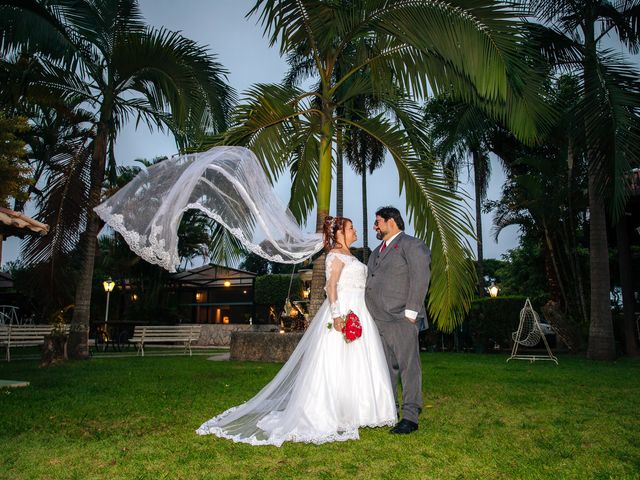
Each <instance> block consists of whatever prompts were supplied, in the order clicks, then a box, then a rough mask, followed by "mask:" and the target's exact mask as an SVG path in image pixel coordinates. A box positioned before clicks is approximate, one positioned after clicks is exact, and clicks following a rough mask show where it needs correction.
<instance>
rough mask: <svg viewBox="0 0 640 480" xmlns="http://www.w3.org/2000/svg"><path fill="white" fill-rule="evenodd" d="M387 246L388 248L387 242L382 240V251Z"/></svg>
mask: <svg viewBox="0 0 640 480" xmlns="http://www.w3.org/2000/svg"><path fill="white" fill-rule="evenodd" d="M385 248H387V242H382V246H381V247H380V253H382V252H384V249H385Z"/></svg>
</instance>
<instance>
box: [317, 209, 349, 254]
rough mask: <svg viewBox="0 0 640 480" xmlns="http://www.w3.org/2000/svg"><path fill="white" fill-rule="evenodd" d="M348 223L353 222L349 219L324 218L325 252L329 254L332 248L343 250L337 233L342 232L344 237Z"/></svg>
mask: <svg viewBox="0 0 640 480" xmlns="http://www.w3.org/2000/svg"><path fill="white" fill-rule="evenodd" d="M347 223H353V222H351V219H350V218H347V217H330V216H327V217H324V225H323V226H322V233H323V234H324V251H325V252H328V251H329V250H331V249H332V248H336V247H338V248H341V247H342V244H340V243H339V242H338V240H337V239H336V233H338V232H339V231H342V235H344V229H345V227H346V226H347Z"/></svg>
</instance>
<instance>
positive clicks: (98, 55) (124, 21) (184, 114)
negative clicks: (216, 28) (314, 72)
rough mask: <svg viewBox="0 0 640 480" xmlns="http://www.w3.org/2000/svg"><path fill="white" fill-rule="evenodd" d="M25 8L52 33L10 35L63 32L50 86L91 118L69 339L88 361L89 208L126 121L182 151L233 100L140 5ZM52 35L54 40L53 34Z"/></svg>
mask: <svg viewBox="0 0 640 480" xmlns="http://www.w3.org/2000/svg"><path fill="white" fill-rule="evenodd" d="M28 4H29V5H30V6H31V5H36V6H38V7H39V8H40V10H44V11H46V12H48V13H49V14H50V17H53V18H54V19H56V20H57V22H56V23H55V25H54V26H55V29H52V28H50V27H51V23H46V22H45V23H43V22H42V21H39V22H37V23H36V22H34V23H33V24H31V25H29V24H28V23H27V24H26V25H25V23H26V22H27V20H29V19H32V20H33V15H31V14H30V15H29V16H27V17H25V18H24V19H22V17H20V16H19V15H17V16H14V17H12V21H13V22H14V23H13V24H12V25H13V26H14V30H15V31H18V32H23V36H22V37H18V38H17V40H18V41H22V45H25V48H26V46H28V45H29V42H30V41H31V40H32V39H35V40H39V39H40V38H41V37H42V36H43V35H44V34H43V33H42V32H45V31H46V32H49V33H50V32H52V31H54V32H55V33H56V34H58V33H59V32H60V31H61V32H62V34H61V36H62V38H63V39H64V41H65V42H66V46H67V52H69V53H68V54H67V57H70V61H71V64H70V65H71V66H72V68H71V69H69V68H65V67H68V65H69V64H68V63H67V64H62V63H61V62H62V61H64V60H69V58H62V59H61V60H59V59H57V58H52V59H51V61H50V62H49V65H48V67H49V72H50V78H49V81H48V82H47V87H48V88H50V89H51V90H52V91H54V92H56V93H57V94H58V95H59V96H60V97H61V98H68V99H73V98H79V99H81V100H82V101H84V102H85V103H86V104H87V105H89V106H90V107H91V108H92V109H93V110H94V111H95V112H96V113H95V117H96V118H95V122H94V125H93V127H94V129H95V138H94V139H92V140H91V142H90V144H89V145H88V146H87V153H88V155H87V156H84V158H83V161H85V162H86V163H87V164H88V169H87V172H88V175H89V177H88V178H86V177H85V179H84V180H85V181H86V183H85V185H86V187H87V189H86V195H87V201H86V203H84V204H83V206H84V207H85V215H84V219H83V223H84V226H85V228H84V233H83V234H82V236H81V249H80V250H81V258H82V261H81V266H82V268H81V272H80V275H79V279H78V285H77V289H76V304H75V310H74V315H73V320H72V335H71V339H70V345H71V349H70V353H71V355H72V356H75V357H79V358H82V357H87V356H88V349H87V331H88V326H89V307H90V303H91V282H92V274H93V267H94V254H95V250H96V238H97V234H98V231H99V229H100V224H99V222H98V219H97V217H96V215H95V214H94V212H93V207H95V206H96V205H97V204H98V203H99V201H100V194H101V189H102V185H103V180H104V177H105V172H106V166H107V161H108V157H109V160H110V163H114V162H115V158H114V156H113V146H114V143H115V140H116V138H117V135H118V133H119V132H120V131H121V129H122V128H123V126H124V124H125V123H126V122H127V121H128V120H129V119H131V118H136V120H137V121H138V122H139V121H143V122H145V123H146V124H147V125H148V126H149V127H150V128H158V129H165V128H168V129H169V130H170V131H171V132H172V133H173V134H174V135H175V137H176V141H177V143H178V146H179V148H181V149H184V148H185V147H186V146H187V145H188V144H190V143H191V142H193V141H195V140H196V139H197V138H198V137H199V135H200V134H201V132H203V131H206V132H210V133H211V132H213V133H215V132H217V131H219V130H222V129H224V128H225V127H226V112H227V110H228V108H229V106H230V103H231V101H232V98H233V93H232V90H231V89H230V88H229V87H228V86H227V85H226V84H225V83H224V80H223V79H224V76H225V74H226V72H225V70H224V69H223V68H222V67H221V65H220V64H218V63H217V62H215V60H214V58H213V57H212V56H211V55H210V54H209V53H208V52H207V50H206V49H205V48H203V47H201V46H199V45H197V44H196V43H194V42H193V41H191V40H189V39H187V38H185V37H183V36H182V35H180V34H178V33H175V32H170V31H167V30H163V29H161V30H156V29H152V28H149V27H147V26H145V24H144V21H143V19H142V16H141V13H140V9H139V6H138V2H137V0H105V1H97V0H79V1H70V0H67V1H65V0H59V1H44V0H42V1H37V2H33V1H32V2H28ZM5 8H14V9H20V8H21V7H5ZM38 18H39V19H41V17H38ZM16 25H17V26H16ZM60 26H62V30H60ZM47 27H49V29H48V30H47ZM49 36H50V37H55V35H54V34H53V33H50V35H49ZM55 38H57V37H55ZM35 40H34V41H35Z"/></svg>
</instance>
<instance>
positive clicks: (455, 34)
mask: <svg viewBox="0 0 640 480" xmlns="http://www.w3.org/2000/svg"><path fill="white" fill-rule="evenodd" d="M512 13H513V12H510V11H509V10H508V9H507V8H506V7H504V5H496V4H494V3H493V2H492V1H483V0H481V1H473V2H469V3H465V2H456V3H453V2H452V3H449V2H414V1H398V2H388V1H386V0H367V1H358V2H355V1H341V2H326V1H324V2H323V1H307V0H258V1H257V2H256V4H255V6H254V8H253V9H252V10H251V11H250V15H251V14H258V15H259V19H260V21H261V22H262V24H263V26H264V29H265V33H266V34H268V35H269V38H270V42H271V44H272V45H273V44H275V43H279V45H280V50H281V52H282V53H283V54H288V55H290V54H292V53H296V54H298V55H300V54H303V55H304V56H305V57H306V58H307V59H308V62H309V65H310V67H309V68H310V69H312V71H313V76H314V78H315V79H316V80H317V82H318V85H319V88H316V89H311V90H309V91H305V90H303V89H301V88H297V87H293V86H287V85H256V86H254V87H252V88H251V89H250V90H249V91H248V93H247V98H246V99H245V101H244V103H243V105H241V106H240V107H239V108H238V109H237V110H236V112H235V114H234V116H233V117H232V119H233V128H231V129H230V130H229V131H228V132H227V134H226V135H225V137H224V141H225V142H226V143H229V144H236V145H237V144H241V145H249V146H250V147H251V148H252V149H253V150H254V151H255V153H256V154H257V155H258V157H259V158H261V159H262V161H263V162H264V166H265V169H266V171H267V174H268V175H270V176H271V178H275V177H276V176H277V175H278V174H280V173H282V172H283V171H284V170H285V169H287V168H288V169H290V170H291V171H292V174H293V188H292V198H291V201H290V207H291V210H292V212H293V214H294V215H295V216H296V217H297V219H298V220H299V221H302V220H303V219H305V218H306V215H307V214H308V213H309V212H310V210H311V209H312V208H313V207H314V206H315V207H317V217H316V231H320V228H321V226H322V221H323V219H324V217H325V216H326V215H327V214H328V213H329V205H330V197H331V174H332V167H333V160H334V159H333V145H334V144H335V141H336V134H337V132H338V131H340V130H342V129H344V128H346V127H350V128H354V129H357V130H361V131H363V132H365V133H366V134H368V135H369V136H371V137H372V138H374V139H376V141H378V142H380V143H381V144H382V145H384V148H385V149H386V150H387V151H388V152H389V153H390V155H391V157H392V158H393V161H394V163H395V165H396V167H397V169H398V173H399V177H400V188H401V189H405V190H406V196H407V209H408V212H409V220H411V221H412V223H413V225H414V228H415V230H416V232H417V234H418V235H419V236H420V237H422V238H423V239H425V240H426V241H427V243H428V245H429V246H430V247H431V250H432V270H433V275H432V277H431V278H432V283H431V290H430V295H429V309H430V313H431V315H432V317H433V318H435V319H436V321H437V322H438V324H439V325H440V327H442V328H445V329H452V328H453V327H454V326H455V325H456V324H457V323H458V322H459V321H461V319H462V318H463V315H464V312H465V310H466V309H467V307H468V306H469V304H470V301H471V298H472V296H473V285H474V284H475V280H474V279H475V272H474V268H473V265H472V263H471V261H470V259H471V257H472V255H471V252H470V248H469V245H468V242H467V241H466V240H465V236H466V235H467V234H471V230H472V229H471V228H470V221H469V217H468V215H467V214H466V212H465V211H464V210H463V209H462V208H461V206H460V205H459V202H458V201H459V199H458V198H457V197H456V196H455V195H453V194H452V193H451V192H449V190H448V189H447V185H446V179H445V177H444V175H443V172H442V168H441V167H440V166H439V165H438V164H437V162H435V161H433V158H432V156H431V155H430V150H429V142H428V141H427V138H426V137H425V135H424V132H423V130H422V129H421V127H420V126H421V123H422V118H421V115H420V109H419V107H418V105H417V104H416V103H415V102H413V101H412V100H410V99H409V98H408V96H409V95H412V96H414V97H416V98H419V97H421V96H424V95H425V94H426V93H427V90H428V88H429V87H431V88H433V89H434V90H436V91H440V90H451V91H453V92H454V93H455V94H456V95H458V96H460V97H462V98H465V99H467V100H468V101H469V102H471V103H477V104H479V105H482V106H483V107H484V108H485V109H486V110H488V111H490V112H491V113H492V114H494V115H496V116H499V117H501V118H504V120H505V121H506V122H507V123H508V124H509V126H510V127H511V128H512V129H513V131H515V132H516V133H517V134H518V135H521V136H523V137H526V136H532V135H533V134H534V130H535V129H534V121H535V119H536V118H537V117H538V112H537V111H536V110H535V109H536V107H537V105H538V104H539V102H538V100H537V99H536V98H534V96H533V95H532V94H531V92H530V91H529V90H528V89H524V88H520V87H521V86H522V85H525V82H524V81H522V82H521V83H520V81H521V80H524V76H525V75H528V74H529V70H528V69H527V68H526V67H527V65H526V64H525V63H524V60H523V58H525V56H524V55H522V49H523V48H524V46H523V45H522V44H521V42H520V39H521V38H522V37H521V35H520V34H521V33H522V29H521V24H520V23H519V21H517V20H516V17H515V16H514V15H513V14H512ZM362 38H370V39H371V41H370V42H367V43H365V42H360V41H359V40H360V39H362ZM353 45H355V46H356V54H355V55H354V58H355V59H356V61H355V62H354V65H355V66H354V67H353V68H352V69H351V70H349V71H346V72H343V73H342V75H341V77H340V78H336V77H335V75H334V71H335V68H336V66H337V65H340V64H341V63H340V59H341V58H342V56H343V55H345V52H347V53H348V54H349V55H350V56H351V46H353ZM345 63H348V62H345ZM362 70H366V71H370V72H371V74H370V75H361V76H360V77H359V78H358V79H357V81H353V82H348V81H349V79H351V78H352V77H354V76H355V75H356V74H357V73H358V72H360V71H362ZM528 80H529V81H528V83H527V85H528V87H530V86H535V84H536V80H535V78H529V79H528ZM534 90H535V89H534ZM359 95H365V96H366V95H375V96H376V97H377V98H380V99H384V103H385V111H383V112H379V113H376V114H375V115H373V116H362V117H361V118H357V119H353V118H350V117H348V116H346V115H343V116H341V115H340V109H339V107H341V106H342V105H344V104H346V103H347V102H348V101H349V100H350V99H351V98H354V97H356V96H359ZM516 99H524V100H523V101H520V102H517V101H516ZM516 106H517V108H516ZM323 268H324V262H323V260H322V257H320V259H319V260H318V261H316V263H315V265H314V276H313V281H312V293H311V295H312V305H311V311H312V313H313V312H314V311H315V310H316V309H317V308H318V306H319V305H320V303H321V302H322V293H321V292H322V284H323V277H324V275H323Z"/></svg>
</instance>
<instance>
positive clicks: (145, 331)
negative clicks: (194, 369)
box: [129, 325, 202, 357]
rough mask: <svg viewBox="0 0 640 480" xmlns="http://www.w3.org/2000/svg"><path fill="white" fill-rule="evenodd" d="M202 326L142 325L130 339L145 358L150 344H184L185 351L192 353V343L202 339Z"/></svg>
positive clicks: (137, 327)
mask: <svg viewBox="0 0 640 480" xmlns="http://www.w3.org/2000/svg"><path fill="white" fill-rule="evenodd" d="M201 329H202V325H140V326H136V327H135V329H134V331H133V337H131V338H130V339H129V341H130V342H131V343H135V344H136V345H137V347H138V354H141V355H142V356H143V357H144V346H145V344H148V343H165V344H169V343H183V344H184V351H185V353H186V351H187V350H189V356H191V355H192V352H191V342H195V341H197V340H198V338H199V337H200V330H201Z"/></svg>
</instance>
